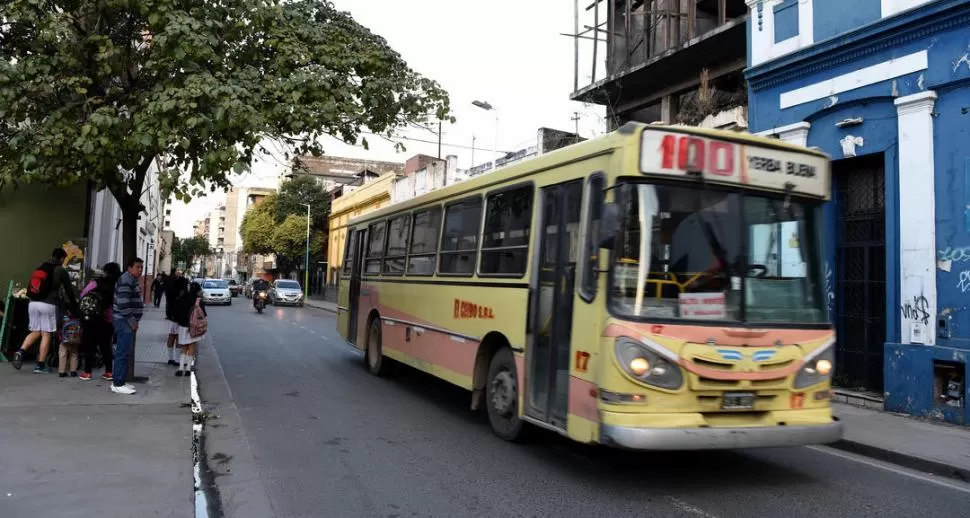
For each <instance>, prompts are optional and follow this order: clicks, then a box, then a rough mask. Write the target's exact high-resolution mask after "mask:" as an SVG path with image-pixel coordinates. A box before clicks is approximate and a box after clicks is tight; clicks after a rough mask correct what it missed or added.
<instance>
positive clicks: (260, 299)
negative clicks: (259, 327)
mask: <svg viewBox="0 0 970 518" xmlns="http://www.w3.org/2000/svg"><path fill="white" fill-rule="evenodd" d="M264 307H266V292H265V291H261V292H259V295H258V296H257V297H256V312H257V313H262V312H263V308H264Z"/></svg>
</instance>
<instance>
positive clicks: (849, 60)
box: [745, 0, 970, 425]
mask: <svg viewBox="0 0 970 518" xmlns="http://www.w3.org/2000/svg"><path fill="white" fill-rule="evenodd" d="M747 3H748V7H749V11H750V16H749V19H748V27H747V29H748V69H747V71H746V73H745V75H746V78H747V81H748V94H749V98H748V102H749V107H748V109H749V113H748V118H749V126H750V130H751V131H752V132H753V133H758V134H761V135H767V136H773V137H776V138H780V139H783V140H786V141H790V142H793V143H797V144H801V145H807V146H811V147H817V148H820V149H821V150H823V151H824V152H826V153H828V154H829V155H830V156H831V157H832V159H833V178H832V201H831V202H830V203H828V204H827V205H826V207H825V218H826V236H825V237H826V246H827V250H826V256H827V261H826V286H827V290H828V296H829V308H830V313H831V316H832V319H833V322H834V323H835V326H836V331H837V333H838V343H837V351H838V355H837V368H836V373H837V374H836V378H835V382H836V384H837V385H840V386H842V387H845V388H849V389H856V390H862V391H868V392H874V393H879V394H881V395H882V396H883V397H884V401H885V408H886V409H887V410H892V411H898V412H904V413H908V414H912V415H918V416H926V417H932V418H936V419H941V420H946V421H949V422H952V423H957V424H964V425H966V424H970V411H968V406H967V404H968V399H970V387H968V383H967V377H968V375H970V372H968V364H970V0H747Z"/></svg>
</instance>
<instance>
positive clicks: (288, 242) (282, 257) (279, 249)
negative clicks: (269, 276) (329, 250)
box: [273, 214, 324, 273]
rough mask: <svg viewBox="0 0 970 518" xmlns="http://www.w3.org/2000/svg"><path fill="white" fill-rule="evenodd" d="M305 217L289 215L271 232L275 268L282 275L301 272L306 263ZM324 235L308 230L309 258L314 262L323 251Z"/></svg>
mask: <svg viewBox="0 0 970 518" xmlns="http://www.w3.org/2000/svg"><path fill="white" fill-rule="evenodd" d="M306 230H307V229H306V215H303V216H297V215H295V214H290V215H289V216H287V217H286V219H285V220H283V222H282V223H281V224H279V225H277V226H276V229H275V231H274V232H273V250H274V251H275V253H276V267H277V269H279V270H280V271H281V272H283V273H290V272H292V271H294V270H301V271H302V270H303V266H304V264H305V261H306V246H307V240H306V238H307V235H306V234H307V232H306ZM323 236H324V234H323V233H322V232H320V231H319V230H314V229H312V228H311V229H310V258H311V260H314V259H315V258H316V257H319V256H320V254H321V253H322V251H323V242H324V239H323Z"/></svg>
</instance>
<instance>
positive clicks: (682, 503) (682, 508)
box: [667, 496, 717, 518]
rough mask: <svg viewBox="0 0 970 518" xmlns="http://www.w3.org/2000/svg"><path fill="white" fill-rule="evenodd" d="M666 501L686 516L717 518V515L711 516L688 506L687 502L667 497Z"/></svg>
mask: <svg viewBox="0 0 970 518" xmlns="http://www.w3.org/2000/svg"><path fill="white" fill-rule="evenodd" d="M667 500H670V503H671V504H673V506H674V507H676V508H677V509H678V510H679V511H682V512H685V513H688V514H693V515H695V516H703V517H704V518H717V515H714V514H711V513H709V512H707V511H705V510H703V509H701V508H700V507H697V506H694V505H691V504H688V503H687V502H685V501H683V500H681V499H679V498H674V497H672V496H668V497H667Z"/></svg>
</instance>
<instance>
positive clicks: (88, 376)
mask: <svg viewBox="0 0 970 518" xmlns="http://www.w3.org/2000/svg"><path fill="white" fill-rule="evenodd" d="M77 378H78V379H79V380H81V381H91V373H90V372H82V373H81V374H78V376H77Z"/></svg>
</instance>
